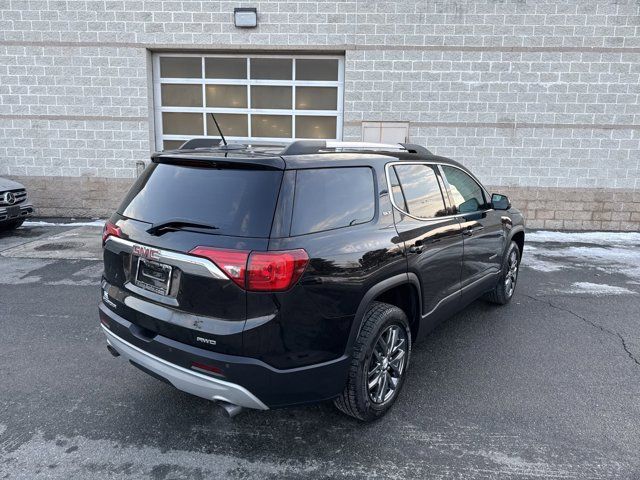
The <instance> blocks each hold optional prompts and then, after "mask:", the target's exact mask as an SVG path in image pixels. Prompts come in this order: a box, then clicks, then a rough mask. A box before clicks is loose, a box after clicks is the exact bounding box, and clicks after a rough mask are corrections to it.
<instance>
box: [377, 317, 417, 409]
mask: <svg viewBox="0 0 640 480" xmlns="http://www.w3.org/2000/svg"><path fill="white" fill-rule="evenodd" d="M407 347H408V341H407V333H406V330H405V329H404V328H402V327H400V326H399V325H390V326H389V327H387V328H386V329H385V330H384V331H383V332H382V333H381V334H380V335H379V336H378V339H377V340H376V343H375V344H374V346H373V353H372V355H371V360H370V361H369V367H368V370H367V389H368V393H369V399H370V400H371V401H372V402H373V403H376V404H383V403H385V402H388V401H389V400H390V399H391V398H392V397H393V396H394V394H395V391H396V389H397V387H398V385H399V383H400V379H401V378H402V375H403V373H404V367H405V361H406V356H407Z"/></svg>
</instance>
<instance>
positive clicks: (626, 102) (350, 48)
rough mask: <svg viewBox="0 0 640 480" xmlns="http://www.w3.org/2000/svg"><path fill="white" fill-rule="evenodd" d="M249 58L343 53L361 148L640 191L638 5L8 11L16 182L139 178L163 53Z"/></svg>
mask: <svg viewBox="0 0 640 480" xmlns="http://www.w3.org/2000/svg"><path fill="white" fill-rule="evenodd" d="M237 6H255V7H257V9H258V12H259V27H258V28H257V29H254V30H239V29H236V28H234V27H233V23H232V12H233V8H234V7H237ZM247 47H249V48H253V49H264V50H266V51H269V50H270V49H271V50H273V49H281V50H282V49H289V50H297V49H306V50H309V49H314V50H322V51H344V52H345V55H346V66H345V67H346V83H345V129H344V136H345V138H359V137H360V122H361V121H363V120H390V121H392V120H402V121H409V122H411V131H410V133H411V141H413V142H416V143H422V144H425V145H427V146H428V147H429V148H431V149H432V150H433V151H435V152H436V153H439V154H443V155H447V156H452V157H455V158H457V159H459V160H461V161H463V162H464V163H466V164H468V165H469V166H471V167H472V168H475V170H476V171H477V172H478V173H479V174H480V176H481V177H482V178H483V179H484V180H485V181H487V182H488V183H491V184H494V185H495V184H502V185H514V186H541V187H543V186H545V187H546V186H551V187H609V188H634V189H640V155H639V152H640V99H639V98H638V97H639V94H640V4H639V3H638V2H636V1H635V0H608V1H602V2H595V1H593V2H592V1H584V0H565V1H546V2H545V1H526V2H524V1H520V0H505V1H500V2H497V1H493V0H490V1H450V0H440V1H424V0H413V1H410V0H397V1H390V2H373V1H365V0H361V1H321V2H311V1H293V2H286V1H254V2H218V1H211V0H203V1H180V0H176V1H147V0H124V1H119V0H116V1H105V0H96V1H94V0H60V1H55V0H4V2H2V8H0V175H36V176H97V177H132V176H133V175H134V173H135V161H136V160H144V159H147V158H148V156H149V153H150V150H151V149H152V148H153V146H152V145H151V143H150V135H149V129H150V119H151V116H152V115H151V113H152V112H150V111H149V105H150V95H151V90H150V88H149V78H150V72H149V71H148V70H147V69H148V62H147V59H148V52H149V50H153V49H163V48H176V49H185V50H187V49H223V50H224V49H231V50H233V49H236V50H238V49H242V48H247ZM478 167H483V168H482V169H479V168H478Z"/></svg>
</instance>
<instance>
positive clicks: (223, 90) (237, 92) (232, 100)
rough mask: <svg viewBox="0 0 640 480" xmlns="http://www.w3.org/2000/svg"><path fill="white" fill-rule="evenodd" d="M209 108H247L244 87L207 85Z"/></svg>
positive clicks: (245, 88) (245, 89)
mask: <svg viewBox="0 0 640 480" xmlns="http://www.w3.org/2000/svg"><path fill="white" fill-rule="evenodd" d="M206 92H207V107H224V108H247V87H245V86H244V85H207V86H206Z"/></svg>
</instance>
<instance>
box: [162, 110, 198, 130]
mask: <svg viewBox="0 0 640 480" xmlns="http://www.w3.org/2000/svg"><path fill="white" fill-rule="evenodd" d="M162 131H163V132H164V133H166V134H167V135H203V134H204V129H203V125H202V114H200V113H177V112H165V113H163V114H162Z"/></svg>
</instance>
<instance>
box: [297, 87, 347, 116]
mask: <svg viewBox="0 0 640 480" xmlns="http://www.w3.org/2000/svg"><path fill="white" fill-rule="evenodd" d="M337 105H338V89H337V88H327V87H296V108H297V109H299V110H335V109H336V108H337Z"/></svg>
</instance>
